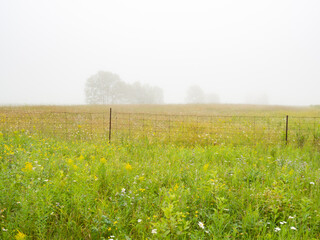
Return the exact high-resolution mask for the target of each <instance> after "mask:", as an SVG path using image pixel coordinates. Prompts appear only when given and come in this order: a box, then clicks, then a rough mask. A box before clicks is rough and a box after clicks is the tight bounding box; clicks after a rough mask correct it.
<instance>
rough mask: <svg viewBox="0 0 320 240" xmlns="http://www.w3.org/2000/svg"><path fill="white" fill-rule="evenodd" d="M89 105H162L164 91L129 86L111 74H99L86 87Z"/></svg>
mask: <svg viewBox="0 0 320 240" xmlns="http://www.w3.org/2000/svg"><path fill="white" fill-rule="evenodd" d="M85 94H86V102H87V103H88V104H161V103H163V91H162V89H161V88H158V87H151V86H149V85H141V84H140V83H139V82H135V83H134V84H127V83H125V82H123V81H122V80H121V79H120V77H119V76H118V75H116V74H113V73H110V72H102V71H100V72H98V73H97V74H95V75H93V76H91V77H90V78H89V79H88V80H87V82H86V85H85Z"/></svg>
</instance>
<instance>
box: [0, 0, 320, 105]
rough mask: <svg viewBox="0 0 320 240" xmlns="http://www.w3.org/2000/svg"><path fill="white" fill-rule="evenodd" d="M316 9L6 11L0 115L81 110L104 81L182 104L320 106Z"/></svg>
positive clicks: (309, 4) (1, 24) (183, 6)
mask: <svg viewBox="0 0 320 240" xmlns="http://www.w3.org/2000/svg"><path fill="white" fill-rule="evenodd" d="M319 11H320V2H319V1H316V0H310V1H297V0H284V1H275V0H271V1H254V0H244V1H236V0H227V1H209V0H207V1H204V0H200V1H190V0H189V1H188V0H187V1H180V0H179V1H169V0H164V1H161V2H158V1H147V0H137V1H129V0H119V1H102V0H101V1H98V0H94V1H80V0H79V1H76V2H75V1H62V0H56V1H42V0H41V1H40V0H32V1H31V0H27V1H26V0H13V1H0V32H1V38H0V105H28V104H31V105H43V104H44V105H48V104H49V105H73V104H76V105H81V104H85V94H84V87H85V82H86V80H87V79H88V78H89V77H90V76H92V75H94V74H96V73H97V72H98V71H109V72H112V73H115V74H118V75H119V76H120V78H121V79H122V80H123V81H125V82H127V83H130V84H132V83H134V82H136V81H139V82H141V83H143V84H148V85H151V86H158V87H160V88H162V89H163V91H164V102H165V103H168V104H181V103H184V102H185V97H186V92H187V90H188V88H189V87H190V86H193V85H197V86H199V87H201V88H202V89H203V91H204V92H205V93H207V94H217V95H218V96H219V99H220V103H227V104H230V103H231V104H238V103H241V104H247V103H251V104H254V103H262V102H264V103H268V104H270V105H292V106H293V105H294V106H308V105H319V104H320V94H319V93H318V91H319V89H320V68H319V66H320V46H319V42H320V28H319V27H318V25H319V23H320V14H319Z"/></svg>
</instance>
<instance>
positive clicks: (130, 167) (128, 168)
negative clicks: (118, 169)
mask: <svg viewBox="0 0 320 240" xmlns="http://www.w3.org/2000/svg"><path fill="white" fill-rule="evenodd" d="M125 168H126V169H127V170H128V171H131V170H132V166H131V165H130V163H127V164H126V166H125Z"/></svg>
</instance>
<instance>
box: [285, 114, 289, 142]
mask: <svg viewBox="0 0 320 240" xmlns="http://www.w3.org/2000/svg"><path fill="white" fill-rule="evenodd" d="M288 123H289V116H288V115H287V116H286V145H288Z"/></svg>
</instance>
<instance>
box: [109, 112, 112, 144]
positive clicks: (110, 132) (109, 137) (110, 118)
mask: <svg viewBox="0 0 320 240" xmlns="http://www.w3.org/2000/svg"><path fill="white" fill-rule="evenodd" d="M111 119H112V108H110V118H109V143H110V142H111Z"/></svg>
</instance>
